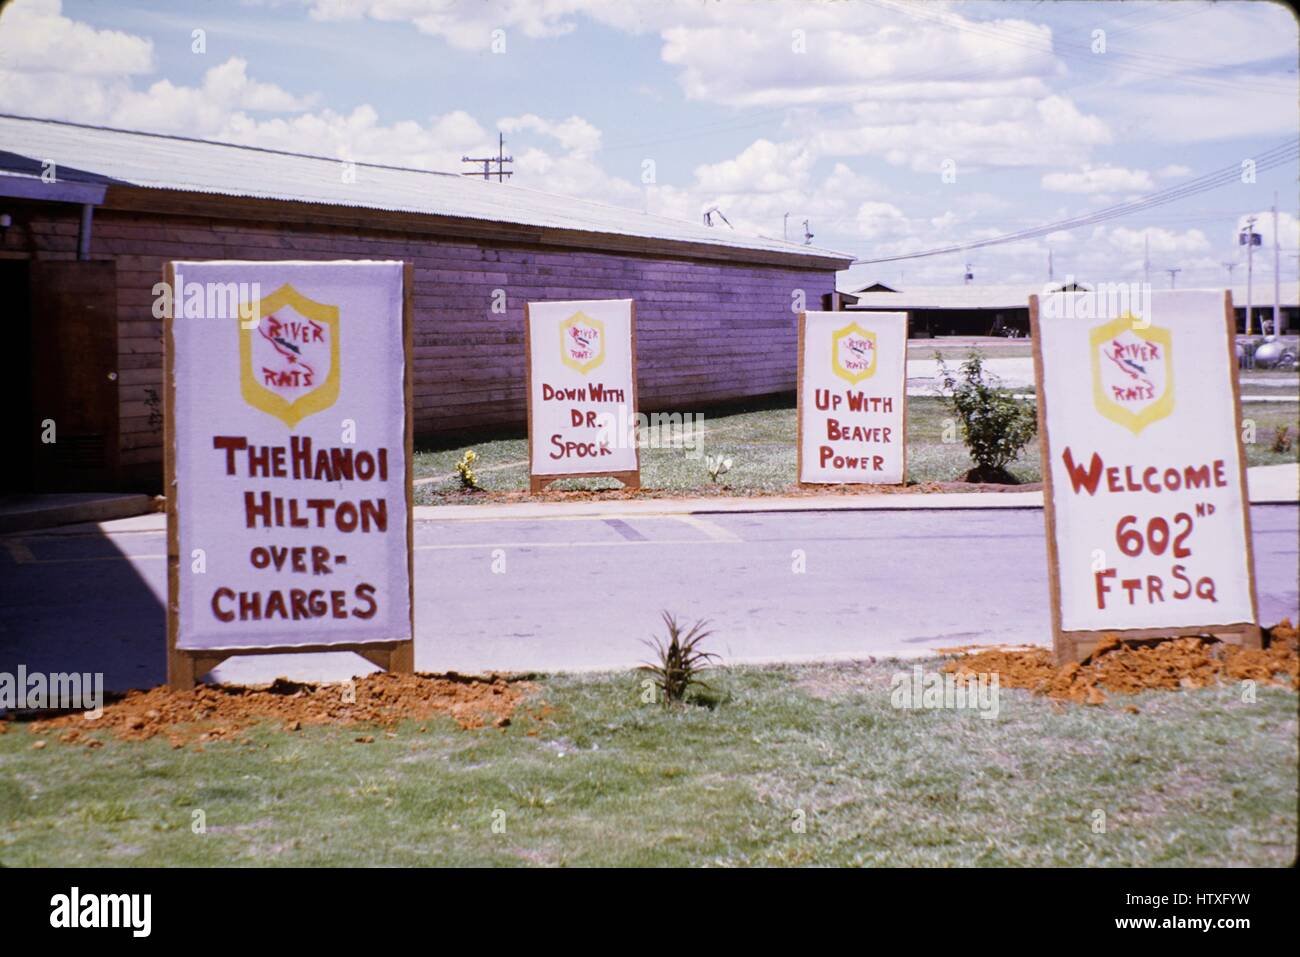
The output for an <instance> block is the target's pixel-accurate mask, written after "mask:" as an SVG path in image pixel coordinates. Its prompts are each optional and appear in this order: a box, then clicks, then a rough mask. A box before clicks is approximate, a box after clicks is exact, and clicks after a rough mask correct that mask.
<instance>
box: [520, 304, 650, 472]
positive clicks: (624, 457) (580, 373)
mask: <svg viewBox="0 0 1300 957" xmlns="http://www.w3.org/2000/svg"><path fill="white" fill-rule="evenodd" d="M524 325H525V333H524V335H525V339H526V342H527V348H528V445H529V471H530V473H531V485H532V488H533V490H534V491H537V490H540V488H541V487H542V486H543V485H545V484H546V483H547V482H550V481H553V480H554V479H557V478H566V477H570V478H571V477H578V476H596V475H610V476H613V477H615V478H617V479H619V480H620V481H622V482H623V483H624V484H626V485H629V486H633V487H635V486H636V485H637V484H638V483H639V472H638V469H639V454H638V449H637V431H636V421H637V417H636V412H637V407H636V310H635V306H634V304H633V302H632V300H630V299H612V300H592V301H587V302H533V303H529V304H528V306H527V308H526V310H525V313H524Z"/></svg>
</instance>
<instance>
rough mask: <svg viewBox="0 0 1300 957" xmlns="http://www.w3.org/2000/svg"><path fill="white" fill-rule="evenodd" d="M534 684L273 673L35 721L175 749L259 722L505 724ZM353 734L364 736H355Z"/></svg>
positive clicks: (77, 737) (139, 694)
mask: <svg viewBox="0 0 1300 957" xmlns="http://www.w3.org/2000/svg"><path fill="white" fill-rule="evenodd" d="M532 688H533V686H532V685H530V684H528V683H526V682H522V681H509V680H507V679H506V678H503V677H501V676H498V675H489V676H487V677H483V678H473V677H466V676H461V675H456V674H448V675H426V674H417V675H397V674H390V673H388V672H379V673H376V674H373V675H368V676H366V677H364V678H355V679H353V681H352V682H351V683H350V684H347V683H344V684H303V683H298V682H293V681H289V680H288V679H287V678H277V679H276V680H275V681H274V682H273V683H271V684H270V685H266V686H257V687H247V688H246V687H240V686H237V685H200V686H198V687H197V688H194V689H193V690H192V691H171V690H170V689H168V688H152V689H150V690H148V691H132V692H129V693H128V694H127V695H126V696H125V697H123V698H121V699H119V700H117V701H114V702H112V703H109V704H105V706H104V714H103V716H102V717H101V718H99V719H97V720H95V721H87V720H86V719H85V718H84V717H83V716H82V715H81V714H80V713H78V714H69V715H60V716H59V717H57V718H50V719H47V720H41V721H35V722H33V723H32V730H33V731H35V732H37V733H43V732H46V731H56V730H57V731H63V732H64V733H63V734H61V735H59V740H61V741H66V742H69V743H72V742H76V741H82V742H84V743H86V744H90V745H92V746H94V745H93V742H94V739H93V738H88V737H85V734H86V732H89V731H99V730H103V729H108V730H110V731H112V732H113V733H114V734H115V735H117V737H119V738H123V739H127V740H137V741H141V740H146V739H149V738H152V737H155V736H157V735H163V736H164V737H166V738H167V740H168V741H170V742H171V743H172V744H174V745H176V746H177V747H180V746H182V745H184V744H186V743H187V742H190V741H198V742H205V741H220V740H229V739H239V738H241V737H242V736H243V735H242V732H243V731H244V730H245V729H247V728H248V727H250V726H251V725H253V724H255V723H257V722H258V721H266V720H270V721H278V722H280V723H281V724H282V725H283V727H284V728H285V729H286V730H288V731H297V730H298V729H299V728H301V727H302V726H303V725H305V724H332V725H379V726H381V727H390V726H392V725H395V724H396V723H397V722H398V721H401V720H405V719H408V718H409V719H415V720H421V719H424V718H432V717H438V716H444V715H445V716H448V717H451V718H453V719H454V720H455V721H456V722H457V723H458V724H459V725H460V726H461V727H462V728H478V727H483V726H484V725H487V724H494V725H496V726H497V727H504V726H505V725H507V724H509V723H510V716H511V715H512V714H513V713H514V711H515V709H516V708H517V707H518V706H519V704H520V702H521V701H522V700H523V699H524V698H525V696H527V695H528V694H529V693H530V692H531V690H532ZM358 740H362V739H361V738H358Z"/></svg>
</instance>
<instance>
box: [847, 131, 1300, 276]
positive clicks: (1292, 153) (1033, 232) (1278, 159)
mask: <svg viewBox="0 0 1300 957" xmlns="http://www.w3.org/2000/svg"><path fill="white" fill-rule="evenodd" d="M1297 157H1300V143H1297V142H1294V141H1292V142H1287V143H1282V144H1280V145H1278V146H1275V147H1273V148H1272V149H1269V150H1266V151H1265V152H1263V153H1261V154H1260V155H1259V156H1258V157H1257V158H1256V159H1255V171H1256V172H1257V173H1259V172H1263V171H1265V170H1269V169H1273V168H1274V167H1277V166H1281V165H1283V164H1285V163H1289V162H1292V161H1293V160H1295V159H1296V158H1297ZM1240 177H1241V166H1240V165H1233V166H1227V167H1224V168H1223V169H1220V170H1216V171H1215V172H1212V173H1207V174H1205V175H1204V176H1199V177H1197V178H1196V179H1194V180H1191V181H1190V182H1187V183H1184V184H1182V185H1180V186H1174V187H1170V188H1168V189H1164V190H1160V191H1158V192H1155V193H1151V194H1149V195H1147V196H1144V197H1140V198H1139V199H1136V200H1133V201H1131V202H1127V203H1118V204H1116V205H1114V206H1107V207H1105V208H1103V209H1099V210H1094V211H1093V212H1091V213H1084V214H1082V215H1079V216H1073V217H1070V218H1068V219H1061V220H1057V221H1056V222H1052V223H1044V224H1043V225H1040V226H1033V227H1030V228H1029V229H1022V230H1017V231H1015V232H1010V233H1003V234H1001V235H999V236H993V237H990V238H988V239H981V240H976V241H973V242H969V243H956V244H954V245H951V246H943V247H940V248H937V249H929V250H925V251H923V252H916V253H905V254H901V255H898V256H882V257H879V258H876V259H855V260H854V261H853V265H855V266H857V265H875V264H878V263H889V262H900V261H902V260H905V259H922V258H925V257H927V256H942V255H947V254H949V253H959V252H965V251H967V250H971V249H983V248H984V247H987V246H1001V245H1004V244H1006V243H1013V242H1022V241H1024V240H1027V239H1037V238H1038V237H1040V236H1046V235H1047V234H1049V233H1054V232H1058V231H1068V230H1072V229H1078V228H1080V227H1081V226H1091V225H1094V224H1096V223H1101V222H1106V221H1107V220H1111V219H1118V218H1119V217H1121V216H1130V215H1132V214H1133V213H1137V212H1141V211H1142V210H1145V209H1151V208H1153V207H1156V206H1163V205H1166V204H1168V203H1172V202H1176V201H1177V200H1180V199H1183V198H1185V197H1188V196H1195V195H1196V194H1198V193H1204V192H1207V191H1209V190H1212V189H1217V188H1219V187H1220V186H1226V185H1228V184H1230V183H1235V182H1240Z"/></svg>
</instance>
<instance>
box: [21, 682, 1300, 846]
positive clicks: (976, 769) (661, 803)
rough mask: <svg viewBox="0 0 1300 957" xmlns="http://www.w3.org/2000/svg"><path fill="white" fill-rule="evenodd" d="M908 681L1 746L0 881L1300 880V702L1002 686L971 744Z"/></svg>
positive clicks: (611, 692)
mask: <svg viewBox="0 0 1300 957" xmlns="http://www.w3.org/2000/svg"><path fill="white" fill-rule="evenodd" d="M928 666H929V667H934V666H935V662H929V663H928ZM906 667H908V666H902V665H898V664H897V663H892V662H880V663H877V664H871V665H866V664H835V665H800V666H784V667H773V668H736V669H725V670H721V671H719V672H716V673H715V674H714V676H713V677H712V679H711V684H712V685H713V688H714V690H713V692H712V693H711V696H710V698H709V699H708V700H707V701H706V702H703V703H698V702H697V703H695V704H692V705H688V706H684V707H680V708H677V709H673V710H667V711H665V710H663V709H661V708H660V707H658V706H657V705H653V704H644V703H642V701H641V688H640V684H639V681H640V677H641V676H640V675H636V674H633V673H622V674H606V675H587V676H567V677H543V678H541V679H538V691H537V696H536V700H535V702H534V703H533V706H531V707H529V708H526V709H525V711H526V712H530V713H533V714H536V713H538V712H539V710H540V709H539V708H538V707H537V705H538V704H540V703H541V702H545V703H546V704H547V705H549V706H550V708H549V709H548V710H547V711H545V712H543V714H544V717H541V718H540V719H538V718H533V717H530V716H529V714H527V713H520V714H518V715H517V716H516V718H515V720H514V722H513V723H512V724H511V725H510V726H509V727H507V728H504V729H491V728H488V729H482V730H475V731H462V730H459V729H457V728H456V727H455V726H454V725H453V724H452V723H451V722H450V721H446V722H437V721H430V722H423V723H422V724H423V725H424V726H425V728H426V730H424V731H423V732H422V731H421V730H420V727H419V726H418V725H417V724H416V723H407V724H404V725H400V726H398V728H397V729H396V732H395V734H394V735H393V736H391V737H390V736H388V735H386V734H384V733H383V732H382V731H375V732H373V734H374V743H371V744H362V743H357V742H356V740H355V739H356V738H357V736H358V735H359V734H360V733H362V732H361V731H359V730H358V729H355V728H351V729H349V728H337V727H335V728H322V727H314V728H313V727H309V728H306V729H304V730H303V731H300V732H296V733H293V732H286V731H281V730H277V729H273V728H271V727H270V726H265V725H264V726H260V727H258V728H255V729H254V730H252V731H251V732H250V733H249V735H248V738H249V743H248V744H243V745H241V744H237V743H234V742H220V743H210V744H207V745H206V746H205V750H203V751H201V752H200V751H196V750H194V749H193V748H187V749H180V750H176V749H173V748H171V747H170V746H168V745H167V744H166V743H165V742H163V741H160V740H154V741H148V742H138V743H131V742H122V741H117V740H109V741H106V743H105V744H104V746H103V747H102V748H99V749H96V750H90V749H87V748H86V747H84V746H80V745H69V744H62V743H59V742H58V741H55V740H53V736H52V735H51V736H49V737H50V741H49V744H48V745H47V746H46V747H45V748H44V749H43V750H33V749H32V747H31V745H32V742H33V740H35V737H34V736H33V735H32V734H31V733H30V731H29V730H28V729H27V727H26V726H23V725H14V726H11V728H10V730H9V733H7V734H3V735H0V865H4V866H9V867H16V866H25V865H37V866H41V865H70V866H94V865H227V864H237V865H309V866H315V865H344V864H348V865H379V864H385V865H515V864H542V865H563V864H569V865H721V866H731V865H802V864H817V865H854V864H865V865H921V866H952V865H958V866H960V865H1015V866H1049V865H1108V866H1141V865H1192V866H1201V865H1285V864H1287V863H1289V862H1291V861H1292V860H1294V857H1295V853H1296V820H1297V794H1296V783H1295V782H1296V774H1297V762H1296V758H1297V755H1296V747H1297V746H1296V736H1297V727H1296V704H1297V700H1296V694H1295V693H1294V692H1291V691H1289V690H1282V689H1277V688H1262V689H1260V690H1259V692H1258V698H1257V700H1256V701H1255V702H1254V703H1249V704H1248V703H1243V702H1242V700H1241V697H1242V696H1241V693H1240V691H1239V690H1238V689H1237V688H1235V687H1228V686H1224V687H1219V688H1213V689H1205V690H1198V691H1186V692H1179V693H1169V692H1148V693H1145V694H1143V695H1139V696H1136V697H1133V698H1128V699H1125V698H1119V697H1112V698H1111V699H1110V701H1108V702H1107V704H1105V705H1103V706H1101V707H1084V706H1080V705H1054V704H1053V703H1051V702H1050V701H1048V700H1046V699H1043V698H1037V697H1034V696H1033V695H1031V694H1030V693H1029V692H1026V691H1016V690H1006V689H1003V690H1002V692H1001V700H1000V715H999V717H998V718H997V719H995V720H986V719H983V718H981V717H979V716H978V715H977V714H975V713H973V712H970V711H916V712H908V711H899V710H895V709H894V708H893V707H891V705H890V700H889V684H890V676H891V675H892V674H893V673H894V672H895V671H896V670H899V669H900V668H906ZM1129 703H1132V704H1135V705H1136V706H1137V707H1138V708H1139V713H1137V714H1132V713H1129V712H1128V711H1126V710H1125V708H1124V705H1125V704H1129ZM530 731H532V732H535V734H534V735H532V736H530V734H529V732H530ZM196 811H202V812H203V815H204V817H205V823H206V832H205V833H194V831H193V829H192V822H193V821H194V820H195V812H196ZM1097 811H1102V812H1104V815H1105V831H1104V833H1097V832H1095V830H1094V821H1096V820H1098V818H1097V817H1096V812H1097ZM800 820H802V821H803V822H804V828H803V832H802V833H800V832H799V830H798V828H797V826H796V822H797V821H800ZM494 821H496V822H497V823H498V828H497V830H494V828H493V824H494ZM502 827H503V829H502Z"/></svg>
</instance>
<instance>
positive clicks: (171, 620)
mask: <svg viewBox="0 0 1300 957" xmlns="http://www.w3.org/2000/svg"><path fill="white" fill-rule="evenodd" d="M414 278H415V270H414V267H413V266H412V264H411V263H409V262H407V263H403V269H402V349H403V354H404V356H405V366H406V367H405V370H404V374H403V376H402V378H403V381H404V383H405V390H404V391H405V403H406V429H405V436H404V442H405V445H406V475H405V484H406V488H405V494H406V585H407V606H408V608H409V609H410V617H409V621H408V625H407V628H408V633H409V634H410V637H409V638H404V639H401V640H398V641H385V642H366V643H349V644H337V645H336V644H330V645H295V646H291V647H286V648H230V649H223V648H201V649H199V648H196V649H189V648H177V647H176V637H177V635H178V634H179V632H180V598H179V595H180V521H179V516H178V513H177V501H176V414H175V413H176V377H175V346H176V343H175V338H174V335H173V329H172V323H173V321H174V312H173V309H172V307H171V305H169V306H168V309H167V312H166V313H165V315H164V316H163V340H164V344H163V473H164V482H165V485H164V489H163V490H164V492H165V493H166V496H167V686H168V687H169V688H171V689H172V690H173V691H189V690H191V689H192V688H193V687H194V686H195V685H196V684H197V683H198V682H199V681H200V680H201V679H202V678H203V677H204V676H205V675H206V674H208V672H210V671H212V669H213V668H216V667H217V666H218V665H220V664H221V663H222V662H223V661H225V660H227V659H228V658H235V657H239V656H243V655H284V654H310V653H321V652H327V651H328V652H336V651H355V652H356V653H357V654H359V655H360V656H361V657H362V658H365V659H366V660H367V661H369V662H370V663H371V664H373V665H376V666H377V667H380V668H383V669H384V670H385V671H391V672H394V673H396V674H414V673H415V510H414V508H413V506H412V501H411V499H412V492H413V490H414V487H415V486H414V482H413V479H414V468H415V465H414V462H413V461H412V454H413V451H414V444H415V443H414V436H415V407H414V404H413V402H412V389H413V382H412V380H411V377H412V373H413V370H412V368H411V345H412V341H413V335H414V329H413V318H414V314H413V312H412V297H413V291H412V282H413V281H414ZM163 281H164V282H165V283H167V288H168V289H173V290H174V289H175V281H176V276H175V271H174V270H173V268H172V264H171V263H170V262H169V263H167V264H166V265H165V266H164V267H163ZM171 303H172V304H174V303H175V296H173V297H171Z"/></svg>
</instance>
